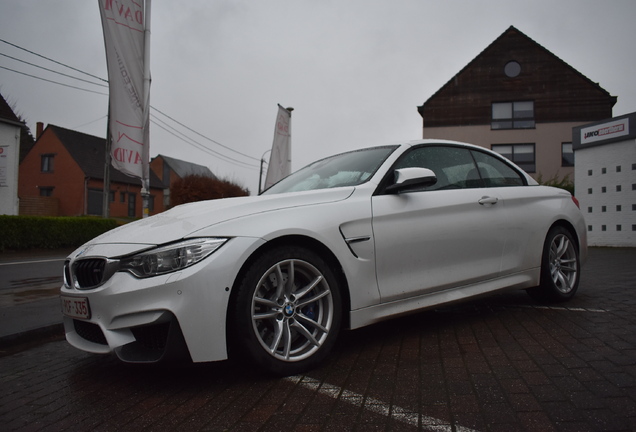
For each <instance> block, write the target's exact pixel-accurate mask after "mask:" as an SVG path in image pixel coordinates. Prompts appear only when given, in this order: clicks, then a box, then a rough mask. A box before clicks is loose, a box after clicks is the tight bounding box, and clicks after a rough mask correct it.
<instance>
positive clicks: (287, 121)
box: [265, 105, 293, 189]
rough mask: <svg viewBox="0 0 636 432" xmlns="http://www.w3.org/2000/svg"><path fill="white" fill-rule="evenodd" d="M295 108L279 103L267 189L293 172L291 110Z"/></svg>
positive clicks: (266, 180) (266, 183)
mask: <svg viewBox="0 0 636 432" xmlns="http://www.w3.org/2000/svg"><path fill="white" fill-rule="evenodd" d="M292 110H293V108H287V109H285V108H283V107H282V106H280V105H278V115H277V116H276V128H275V129H274V143H273V144H272V153H271V155H270V156H269V165H268V167H267V176H266V177H265V189H267V188H268V187H270V186H271V185H273V184H274V183H276V182H278V181H279V180H281V179H283V178H285V177H287V176H288V175H289V174H290V173H291V112H292Z"/></svg>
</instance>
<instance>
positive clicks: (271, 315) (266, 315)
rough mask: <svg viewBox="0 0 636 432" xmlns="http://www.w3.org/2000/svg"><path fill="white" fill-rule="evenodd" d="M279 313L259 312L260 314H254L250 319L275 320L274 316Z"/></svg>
mask: <svg viewBox="0 0 636 432" xmlns="http://www.w3.org/2000/svg"><path fill="white" fill-rule="evenodd" d="M279 313H280V312H278V311H275V310H274V311H269V312H261V313H255V314H253V315H252V319H255V320H264V319H272V318H276V315H278V314H279Z"/></svg>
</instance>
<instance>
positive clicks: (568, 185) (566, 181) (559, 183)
mask: <svg viewBox="0 0 636 432" xmlns="http://www.w3.org/2000/svg"><path fill="white" fill-rule="evenodd" d="M537 182H538V183H539V184H541V185H544V186H552V187H556V188H560V189H565V190H566V191H568V192H570V193H571V194H572V195H574V182H572V180H570V174H566V175H565V177H563V178H561V179H560V178H559V176H558V174H555V175H554V176H552V177H551V178H549V179H547V180H543V176H542V175H541V174H539V176H538V177H537Z"/></svg>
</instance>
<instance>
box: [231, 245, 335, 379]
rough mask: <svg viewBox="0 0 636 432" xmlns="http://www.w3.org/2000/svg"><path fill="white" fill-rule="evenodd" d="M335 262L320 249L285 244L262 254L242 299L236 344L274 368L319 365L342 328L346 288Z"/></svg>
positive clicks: (238, 305)
mask: <svg viewBox="0 0 636 432" xmlns="http://www.w3.org/2000/svg"><path fill="white" fill-rule="evenodd" d="M330 268H331V266H329V265H327V263H326V262H325V261H324V260H323V259H322V258H321V257H320V256H318V255H316V254H315V253H314V252H312V251H310V250H307V249H304V248H297V247H283V248H279V249H276V250H275V251H273V252H270V253H267V254H264V255H262V256H260V257H259V258H258V259H257V260H256V262H255V263H254V264H253V265H252V266H251V269H250V270H249V271H248V272H247V274H246V276H245V278H243V281H242V283H241V285H240V286H239V287H238V289H239V291H238V294H237V299H236V313H235V316H234V319H233V321H234V324H233V325H234V327H233V329H234V336H238V337H237V339H238V340H236V341H235V344H234V345H235V346H236V348H237V349H238V350H239V351H240V352H241V353H242V354H245V355H246V356H247V358H249V359H250V360H252V361H254V362H256V363H257V364H259V365H261V366H262V367H264V368H265V369H266V370H269V371H270V372H273V373H276V374H281V375H291V374H295V373H298V372H300V371H302V370H305V369H308V368H310V367H313V366H315V365H316V364H317V363H318V362H319V361H321V360H322V359H323V358H324V357H325V356H326V355H327V353H328V352H329V350H330V349H331V347H332V345H333V343H334V342H335V338H336V335H337V333H338V330H339V327H340V315H341V306H340V303H341V302H340V292H339V288H338V282H337V278H336V277H335V276H334V275H333V273H332V271H331V269H330Z"/></svg>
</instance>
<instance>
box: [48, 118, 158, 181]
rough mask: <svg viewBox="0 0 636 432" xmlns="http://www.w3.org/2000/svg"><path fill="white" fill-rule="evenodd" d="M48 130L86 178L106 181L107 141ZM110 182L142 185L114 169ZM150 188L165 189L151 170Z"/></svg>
mask: <svg viewBox="0 0 636 432" xmlns="http://www.w3.org/2000/svg"><path fill="white" fill-rule="evenodd" d="M47 129H50V130H51V132H53V133H54V134H55V136H57V137H58V139H59V140H60V142H61V143H62V144H63V145H64V147H66V149H67V150H68V152H69V153H70V155H71V157H72V158H73V159H74V160H75V162H77V165H78V166H79V167H80V169H81V170H82V171H83V172H84V175H85V176H87V177H91V178H94V179H100V180H103V179H104V163H105V160H106V156H105V154H104V153H105V149H106V139H104V138H99V137H96V136H93V135H87V134H84V133H81V132H77V131H73V130H70V129H65V128H62V127H59V126H54V125H48V126H47ZM110 181H111V182H117V183H127V184H134V185H140V180H139V179H138V178H136V177H131V176H128V175H126V174H124V173H122V172H121V171H119V170H117V169H115V168H113V167H111V169H110ZM150 187H152V188H159V189H165V185H164V184H163V182H162V181H161V180H159V178H158V177H157V176H156V175H155V173H154V172H152V170H150Z"/></svg>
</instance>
